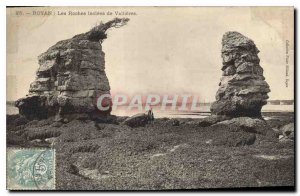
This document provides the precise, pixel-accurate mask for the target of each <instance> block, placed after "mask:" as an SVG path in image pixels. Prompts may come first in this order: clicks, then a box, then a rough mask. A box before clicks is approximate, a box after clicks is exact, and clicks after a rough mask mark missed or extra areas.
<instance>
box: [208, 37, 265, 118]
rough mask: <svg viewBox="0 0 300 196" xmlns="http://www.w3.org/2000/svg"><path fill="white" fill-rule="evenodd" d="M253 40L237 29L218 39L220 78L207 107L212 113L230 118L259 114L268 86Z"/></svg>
mask: <svg viewBox="0 0 300 196" xmlns="http://www.w3.org/2000/svg"><path fill="white" fill-rule="evenodd" d="M258 53H259V50H258V49H257V47H256V45H255V44H254V42H253V41H252V40H251V39H249V38H247V37H245V36H244V35H242V34H240V33H238V32H227V33H225V34H224V36H223V39H222V59H223V66H222V71H223V74H222V77H221V82H220V83H219V86H220V87H219V89H218V91H217V94H216V101H215V102H214V103H213V104H212V106H211V108H210V109H211V112H212V114H216V115H226V116H230V117H241V116H248V117H261V108H262V106H263V105H265V104H267V99H268V98H269V97H268V95H267V93H269V92H270V89H269V85H268V84H267V82H266V81H265V78H264V76H263V68H262V67H261V66H260V65H259V62H260V59H259V58H258V56H257V54H258Z"/></svg>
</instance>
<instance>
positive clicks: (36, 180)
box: [6, 148, 55, 190]
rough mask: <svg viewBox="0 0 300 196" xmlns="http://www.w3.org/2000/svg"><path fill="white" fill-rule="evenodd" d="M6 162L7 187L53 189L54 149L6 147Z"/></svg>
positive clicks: (15, 188) (10, 188) (12, 188)
mask: <svg viewBox="0 0 300 196" xmlns="http://www.w3.org/2000/svg"><path fill="white" fill-rule="evenodd" d="M6 164H7V165H6V167H7V174H6V176H7V189H9V190H54V189H55V150H54V149H50V148H48V149H47V148H8V149H7V163H6Z"/></svg>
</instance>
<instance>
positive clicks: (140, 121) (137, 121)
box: [123, 113, 149, 127]
mask: <svg viewBox="0 0 300 196" xmlns="http://www.w3.org/2000/svg"><path fill="white" fill-rule="evenodd" d="M148 122H149V117H148V115H146V114H144V113H139V114H136V115H134V116H131V117H129V118H127V119H126V120H125V121H124V122H123V124H125V125H128V126H130V127H142V126H145V125H146V124H147V123H148Z"/></svg>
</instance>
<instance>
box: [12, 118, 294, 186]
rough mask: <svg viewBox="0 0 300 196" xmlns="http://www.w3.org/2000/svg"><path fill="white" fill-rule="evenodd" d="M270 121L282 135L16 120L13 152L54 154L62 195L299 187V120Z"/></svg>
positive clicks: (158, 124) (179, 122)
mask: <svg viewBox="0 0 300 196" xmlns="http://www.w3.org/2000/svg"><path fill="white" fill-rule="evenodd" d="M264 116H268V117H271V118H270V119H269V120H266V123H267V124H268V125H269V126H270V127H271V128H272V133H273V136H274V135H275V137H270V136H266V135H263V134H253V133H249V131H250V132H253V130H257V128H259V126H258V127H257V126H256V125H255V123H254V124H251V123H250V124H249V125H247V126H249V127H251V126H252V127H255V128H254V129H252V130H251V129H250V128H249V127H248V128H247V127H245V126H244V125H243V126H237V124H232V123H222V122H221V123H213V124H210V125H209V124H207V123H206V124H205V123H203V122H204V121H205V120H203V119H180V118H178V119H168V118H162V119H155V120H154V121H153V122H151V123H148V124H145V125H144V126H139V127H130V126H128V125H126V124H124V121H126V119H128V118H127V117H111V118H110V119H107V121H106V122H104V121H102V122H99V121H93V120H89V119H77V120H72V121H69V122H68V121H65V122H55V121H53V120H54V119H52V118H49V119H44V120H27V119H26V118H24V117H21V116H19V115H8V116H7V147H46V148H54V149H55V150H56V183H57V184H56V186H57V189H60V190H165V189H199V188H232V187H235V188H239V187H248V188H249V187H274V186H281V187H282V186H289V187H293V186H294V140H293V134H294V132H293V131H294V114H293V113H268V114H264ZM248 120H249V119H248ZM206 121H207V120H206ZM250 121H251V120H250ZM223 122H226V121H223ZM260 131H263V129H261V130H260Z"/></svg>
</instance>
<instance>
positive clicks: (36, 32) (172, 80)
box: [7, 7, 294, 102]
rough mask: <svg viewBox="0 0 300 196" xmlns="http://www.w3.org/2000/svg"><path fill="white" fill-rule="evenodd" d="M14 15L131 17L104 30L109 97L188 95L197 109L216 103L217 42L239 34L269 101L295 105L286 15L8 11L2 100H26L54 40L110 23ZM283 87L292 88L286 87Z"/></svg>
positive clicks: (270, 11) (260, 11) (271, 11)
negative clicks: (254, 54) (250, 44)
mask: <svg viewBox="0 0 300 196" xmlns="http://www.w3.org/2000/svg"><path fill="white" fill-rule="evenodd" d="M17 10H21V11H23V12H24V13H26V12H31V11H33V10H51V11H55V12H56V13H57V11H68V10H73V11H77V10H78V11H79V10H80V11H104V12H107V11H111V12H114V11H131V12H136V14H137V15H135V16H126V17H128V18H130V21H129V23H128V25H126V26H124V27H122V28H119V29H111V30H109V31H108V38H107V39H106V40H105V41H104V42H103V44H102V46H103V51H104V52H105V54H106V55H105V60H106V65H105V66H106V74H107V77H108V79H109V82H110V87H111V92H113V93H125V94H127V95H133V94H136V93H141V94H147V93H157V94H175V93H176V94H186V93H189V94H192V95H197V96H200V100H202V101H206V102H207V101H214V100H215V94H216V91H217V89H218V83H219V81H220V78H221V75H222V71H221V67H222V59H221V40H222V36H223V34H224V33H225V32H227V31H238V32H240V33H242V34H244V35H245V36H247V37H249V38H250V39H252V40H253V41H254V42H255V44H256V45H257V48H258V49H259V50H260V53H259V58H260V60H261V63H260V65H261V66H262V67H263V69H264V76H265V77H266V81H267V82H268V84H269V85H270V89H271V92H270V93H269V96H270V99H293V97H294V84H293V77H294V76H293V73H294V65H293V64H294V63H293V59H294V57H293V53H294V52H293V48H294V44H293V42H294V41H293V36H294V35H293V32H294V27H293V18H294V17H293V14H294V13H293V12H294V11H293V8H292V7H264V8H257V7H252V8H247V7H243V8H242V7H227V8H225V7H215V8H213V7H195V8H192V7H178V8H175V7H147V8H145V7H125V8H122V7H106V8H103V7H102V8H101V7H90V8H82V7H81V8H80V7H77V8H76V7H73V8H67V7H56V8H53V7H52V8H26V9H25V8H23V9H21V8H14V9H7V100H16V99H18V98H20V97H23V96H25V95H26V94H27V93H28V90H29V84H30V83H31V82H32V81H33V80H34V78H35V71H36V70H37V68H38V62H37V56H38V55H39V54H41V53H43V52H45V51H46V50H47V49H48V48H49V47H51V46H53V45H54V44H55V43H57V42H58V41H60V40H63V39H68V38H71V37H73V36H74V35H76V34H80V33H84V32H86V31H88V30H89V29H90V28H91V27H93V26H94V24H96V23H97V22H99V21H101V20H102V21H103V22H106V21H108V20H111V19H113V18H114V17H116V15H111V16H59V15H57V14H56V15H51V16H33V15H26V14H25V15H23V16H16V15H15V13H16V11H17ZM119 17H122V16H119ZM287 40H288V41H289V49H290V50H289V51H288V55H289V62H288V64H289V70H288V75H289V76H286V41H287ZM286 79H289V80H290V81H289V82H288V87H286V82H285V81H286Z"/></svg>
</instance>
